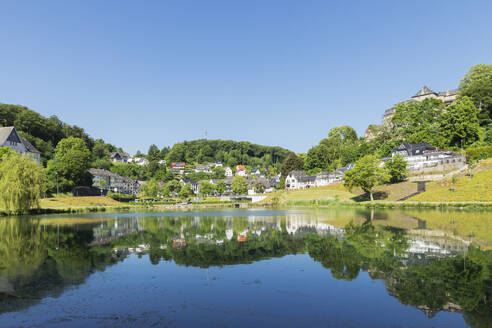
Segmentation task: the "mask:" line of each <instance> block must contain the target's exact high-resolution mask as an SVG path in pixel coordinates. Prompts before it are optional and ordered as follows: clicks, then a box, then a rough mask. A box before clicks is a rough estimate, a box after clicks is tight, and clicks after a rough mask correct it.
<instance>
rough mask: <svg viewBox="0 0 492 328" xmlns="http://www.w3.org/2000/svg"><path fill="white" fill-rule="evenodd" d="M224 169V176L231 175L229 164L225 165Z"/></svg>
mask: <svg viewBox="0 0 492 328" xmlns="http://www.w3.org/2000/svg"><path fill="white" fill-rule="evenodd" d="M224 170H225V176H226V177H229V178H230V177H232V169H231V168H230V167H229V166H226V168H225V169H224Z"/></svg>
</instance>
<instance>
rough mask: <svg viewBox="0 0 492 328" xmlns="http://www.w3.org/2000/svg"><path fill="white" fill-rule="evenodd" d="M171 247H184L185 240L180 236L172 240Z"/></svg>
mask: <svg viewBox="0 0 492 328" xmlns="http://www.w3.org/2000/svg"><path fill="white" fill-rule="evenodd" d="M172 247H173V248H184V247H186V241H185V240H184V239H181V238H177V239H174V240H173V242H172Z"/></svg>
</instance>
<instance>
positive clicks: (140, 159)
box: [128, 157, 149, 166]
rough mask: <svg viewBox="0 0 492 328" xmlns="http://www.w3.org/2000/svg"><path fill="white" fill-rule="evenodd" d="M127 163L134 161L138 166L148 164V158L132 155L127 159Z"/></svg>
mask: <svg viewBox="0 0 492 328" xmlns="http://www.w3.org/2000/svg"><path fill="white" fill-rule="evenodd" d="M128 163H135V164H137V165H140V166H145V165H147V164H149V160H148V159H146V158H143V157H132V158H130V159H128Z"/></svg>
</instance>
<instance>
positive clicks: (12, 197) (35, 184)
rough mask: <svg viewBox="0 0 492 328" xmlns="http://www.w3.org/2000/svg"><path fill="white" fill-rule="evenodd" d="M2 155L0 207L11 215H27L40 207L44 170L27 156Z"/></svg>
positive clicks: (10, 153)
mask: <svg viewBox="0 0 492 328" xmlns="http://www.w3.org/2000/svg"><path fill="white" fill-rule="evenodd" d="M0 149H2V148H0ZM1 153H2V154H3V155H2V156H1V157H0V205H1V206H0V207H1V208H2V209H3V210H4V211H5V212H7V213H9V214H25V213H27V212H28V211H29V210H30V209H31V208H32V207H39V199H40V198H41V195H42V193H43V187H44V186H43V171H42V168H41V167H40V166H39V165H38V163H37V162H36V161H34V160H32V159H31V158H29V157H27V156H26V155H23V156H21V155H19V154H17V153H16V152H13V151H1Z"/></svg>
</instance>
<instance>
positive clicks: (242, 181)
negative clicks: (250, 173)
mask: <svg viewBox="0 0 492 328" xmlns="http://www.w3.org/2000/svg"><path fill="white" fill-rule="evenodd" d="M231 189H232V192H233V193H234V194H236V195H245V194H247V193H248V184H247V182H246V178H245V177H240V176H236V177H234V179H232V184H231Z"/></svg>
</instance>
